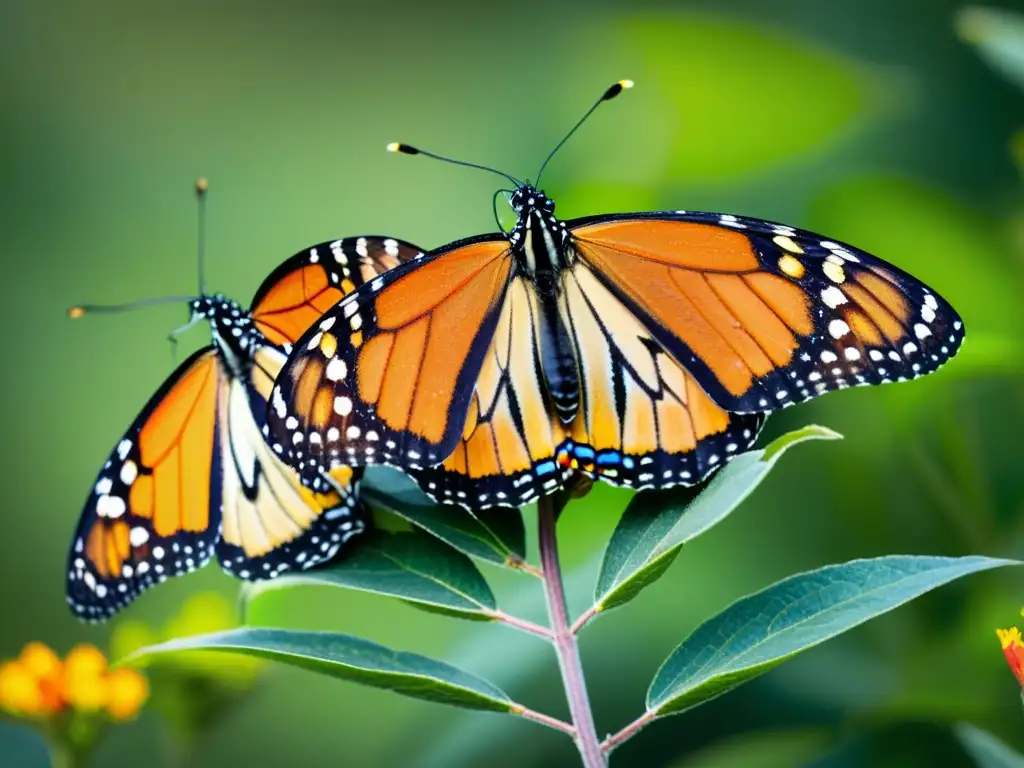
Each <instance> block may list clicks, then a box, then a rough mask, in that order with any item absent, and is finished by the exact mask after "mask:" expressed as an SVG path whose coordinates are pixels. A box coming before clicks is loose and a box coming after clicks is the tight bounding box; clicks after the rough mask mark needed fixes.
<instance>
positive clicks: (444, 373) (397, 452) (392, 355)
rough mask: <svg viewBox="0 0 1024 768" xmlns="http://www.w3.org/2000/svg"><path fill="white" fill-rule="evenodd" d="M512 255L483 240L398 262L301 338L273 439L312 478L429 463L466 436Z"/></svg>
mask: <svg viewBox="0 0 1024 768" xmlns="http://www.w3.org/2000/svg"><path fill="white" fill-rule="evenodd" d="M511 269H512V261H511V258H510V256H509V253H508V245H507V243H505V242H504V241H503V240H495V239H485V240H480V241H478V242H472V243H468V244H464V245H460V246H459V247H457V248H455V249H452V250H451V251H450V252H449V251H444V252H438V253H433V254H431V255H429V256H427V257H426V258H423V259H421V260H416V261H413V262H411V263H408V264H404V265H402V266H399V267H397V268H395V269H393V270H391V271H389V272H387V273H385V274H383V275H381V276H380V277H378V278H376V279H375V280H373V281H372V282H371V283H370V284H369V285H367V286H364V287H363V288H362V289H361V290H358V291H356V292H355V293H354V294H352V295H351V296H350V297H348V298H347V299H346V300H344V301H342V302H340V303H339V304H338V305H337V306H335V307H334V308H332V309H331V310H330V311H329V312H328V313H327V314H326V315H325V316H324V317H323V318H322V319H321V320H320V321H319V323H318V324H317V325H315V326H314V327H313V328H311V329H310V331H309V332H307V333H306V334H305V335H304V336H303V337H302V338H301V339H300V340H299V341H298V343H297V344H296V348H295V351H294V352H293V353H292V355H291V356H290V358H289V361H288V365H287V366H286V367H285V370H284V372H283V373H282V375H281V376H280V377H279V378H278V381H277V384H276V386H275V388H274V393H273V395H272V397H271V410H270V414H269V418H268V420H269V425H270V437H271V441H272V442H273V444H274V446H275V450H277V449H278V447H279V448H280V449H281V451H282V452H283V455H284V456H285V457H286V459H287V460H288V462H289V463H290V464H291V465H292V466H294V467H297V468H298V469H299V470H300V472H301V473H302V475H303V478H304V479H305V480H306V482H307V483H309V484H311V485H312V486H313V487H322V474H323V473H325V472H328V471H330V469H331V468H333V467H335V466H337V465H339V464H349V463H352V464H357V465H362V464H376V463H391V464H395V465H398V466H409V467H417V466H426V465H430V464H434V463H438V462H440V461H443V460H444V458H445V457H446V456H447V455H448V454H449V453H451V451H452V450H453V449H454V447H455V445H456V443H457V441H458V439H459V436H460V435H461V433H462V426H463V422H464V420H465V417H466V408H467V405H468V402H469V398H470V395H471V393H472V391H473V387H474V385H475V382H476V377H477V373H478V372H479V370H480V367H481V365H482V363H483V359H484V354H485V352H486V350H487V347H488V346H489V344H490V341H491V336H492V335H493V332H494V327H495V325H496V323H497V320H498V316H499V312H500V308H501V303H502V298H503V296H504V294H505V291H506V288H507V285H508V278H509V275H510V273H511Z"/></svg>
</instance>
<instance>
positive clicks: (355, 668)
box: [126, 627, 516, 712]
mask: <svg viewBox="0 0 1024 768" xmlns="http://www.w3.org/2000/svg"><path fill="white" fill-rule="evenodd" d="M197 650H201V651H224V652H227V653H240V654H245V655H249V656H258V657H261V658H265V659H270V660H272V661H279V662H281V663H283V664H289V665H291V666H293V667H301V668H303V669H308V670H311V671H313V672H319V673H320V674H324V675H332V676H334V677H340V678H342V679H344V680H351V681H352V682H356V683H362V684H363V685H369V686H372V687H374V688H387V689H389V690H392V691H395V692H396V693H401V694H403V695H405V696H411V697H413V698H417V699H426V700H428V701H436V702H440V703H442V704H452V705H454V706H457V707H465V708H467V709H483V710H489V711H492V712H509V711H514V710H515V709H516V706H515V705H514V704H513V703H512V702H511V701H510V700H509V698H508V696H506V695H505V693H504V692H503V691H502V690H500V689H499V688H497V687H496V686H494V685H492V684H491V683H489V682H487V681H486V680H483V679H481V678H479V677H477V676H475V675H471V674H469V673H468V672H464V671H463V670H461V669H458V668H457V667H453V666H451V665H450V664H445V663H444V662H440V661H435V660H434V659H429V658H427V657H426V656H420V655H419V654H416V653H406V652H404V651H394V650H391V649H390V648H385V647H384V646H382V645H377V644H376V643H371V642H370V641H369V640H363V639H362V638H359V637H352V636H351V635H341V634H335V633H333V632H306V631H294V630H289V629H271V628H262V627H245V628H242V629H233V630H229V631H227V632H215V633H213V634H209V635H197V636H194V637H183V638H179V639H177V640H170V641H168V642H166V643H160V644H159V645H151V646H149V647H148V648H143V649H142V650H140V651H137V652H136V653H134V654H132V655H131V656H129V657H128V659H126V663H133V662H135V661H137V660H139V659H142V658H145V657H149V656H154V655H157V654H162V653H176V652H181V651H197Z"/></svg>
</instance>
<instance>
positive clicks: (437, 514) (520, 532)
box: [361, 467, 526, 566]
mask: <svg viewBox="0 0 1024 768" xmlns="http://www.w3.org/2000/svg"><path fill="white" fill-rule="evenodd" d="M361 495H362V498H363V500H364V501H366V502H367V503H368V504H370V505H371V506H374V507H379V508H381V509H384V510H387V511H388V512H392V513H393V514H396V515H398V516H399V517H402V518H405V519H406V520H408V521H409V522H410V523H412V524H413V525H416V526H418V527H420V528H422V529H423V530H425V531H427V532H428V533H431V534H433V535H434V536H436V537H437V538H439V539H441V540H442V541H446V542H448V543H449V544H451V545H452V546H453V547H455V548H456V549H457V550H459V551H460V552H464V553H466V554H467V555H469V556H471V557H476V558H479V559H480V560H486V561H488V562H491V563H496V564H498V565H508V566H515V565H516V564H517V563H521V562H523V560H524V553H525V552H526V530H525V528H524V527H523V516H522V515H521V514H520V512H519V510H517V509H512V508H507V507H495V508H493V509H489V510H484V511H482V512H478V513H477V514H475V515H474V514H471V513H470V512H467V511H466V510H464V509H462V508H461V507H455V506H440V505H437V504H434V503H433V502H431V501H430V499H429V498H428V497H427V495H426V494H424V493H423V492H422V491H420V490H419V488H417V487H416V485H415V484H414V483H413V482H412V481H411V480H410V479H409V478H407V477H405V476H404V475H401V474H400V473H398V472H397V471H395V470H391V469H389V468H387V467H372V468H371V470H368V471H367V477H366V479H365V480H364V481H363V487H362V492H361Z"/></svg>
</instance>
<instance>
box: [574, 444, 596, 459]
mask: <svg viewBox="0 0 1024 768" xmlns="http://www.w3.org/2000/svg"><path fill="white" fill-rule="evenodd" d="M573 453H574V454H576V458H578V459H593V458H594V449H593V448H590V447H589V446H586V445H576V446H573Z"/></svg>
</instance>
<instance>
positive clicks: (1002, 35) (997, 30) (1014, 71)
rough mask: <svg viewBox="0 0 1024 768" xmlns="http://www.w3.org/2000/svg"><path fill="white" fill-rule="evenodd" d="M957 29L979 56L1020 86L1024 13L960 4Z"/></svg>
mask: <svg viewBox="0 0 1024 768" xmlns="http://www.w3.org/2000/svg"><path fill="white" fill-rule="evenodd" d="M956 28H957V32H959V33H960V37H961V38H963V40H964V41H965V42H968V43H971V44H972V45H974V46H975V47H976V48H977V49H978V53H979V54H981V57H982V58H983V59H985V61H987V62H988V63H989V65H990V66H991V67H992V68H993V69H995V70H996V71H997V72H1000V73H1001V74H1002V75H1003V76H1004V77H1006V78H1007V79H1008V80H1010V81H1011V82H1013V83H1015V84H1016V85H1017V86H1019V87H1020V88H1024V16H1021V15H1020V14H1019V13H1015V12H1013V11H1007V10H1003V9H1001V8H982V7H978V6H973V7H968V8H964V9H963V10H962V11H961V12H960V14H959V15H958V16H957V20H956Z"/></svg>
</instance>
